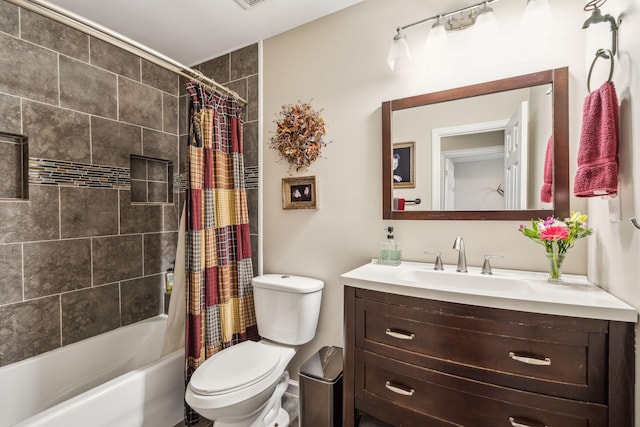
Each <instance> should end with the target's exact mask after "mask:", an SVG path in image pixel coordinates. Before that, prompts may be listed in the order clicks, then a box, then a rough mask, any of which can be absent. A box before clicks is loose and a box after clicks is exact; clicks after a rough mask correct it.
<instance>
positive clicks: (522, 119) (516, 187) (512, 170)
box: [504, 101, 529, 209]
mask: <svg viewBox="0 0 640 427" xmlns="http://www.w3.org/2000/svg"><path fill="white" fill-rule="evenodd" d="M528 121H529V103H528V102H527V101H523V102H522V103H521V104H520V108H518V110H516V111H515V112H514V113H513V116H511V119H509V122H508V123H507V126H506V127H505V129H504V183H505V187H504V188H505V192H504V196H505V208H506V209H526V207H527V187H528V185H527V175H528V173H529V171H528V170H527V150H528V149H529V146H528V144H529V138H528V134H529V130H528Z"/></svg>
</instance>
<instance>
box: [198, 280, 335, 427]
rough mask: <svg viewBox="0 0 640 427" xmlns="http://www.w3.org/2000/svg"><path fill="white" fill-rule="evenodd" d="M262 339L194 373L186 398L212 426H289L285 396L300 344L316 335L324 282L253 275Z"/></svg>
mask: <svg viewBox="0 0 640 427" xmlns="http://www.w3.org/2000/svg"><path fill="white" fill-rule="evenodd" d="M252 284H253V298H254V304H255V311H256V322H257V324H258V333H259V334H260V336H261V337H262V340H261V341H259V342H254V341H245V342H242V343H240V344H237V345H235V346H233V347H229V348H226V349H224V350H222V351H220V352H219V353H216V354H215V355H213V356H212V357H211V358H209V359H207V360H206V361H205V362H204V363H203V364H202V365H200V366H199V367H198V369H196V371H195V372H194V373H193V375H192V376H191V380H190V381H189V385H188V386H187V391H186V394H185V400H186V401H187V403H188V404H189V406H191V407H192V408H193V409H194V410H195V411H196V412H197V413H198V414H200V415H202V416H203V417H205V418H208V419H210V420H214V421H215V422H214V423H213V425H214V427H273V426H275V425H276V424H277V425H278V426H279V427H286V426H288V425H289V414H288V413H287V412H286V411H285V410H284V409H282V406H281V403H282V395H283V394H284V392H285V391H286V389H287V386H288V383H289V374H288V373H287V371H286V370H285V369H286V367H287V365H288V364H289V361H291V359H292V358H293V356H294V355H295V353H296V346H299V345H302V344H304V343H307V342H309V341H311V339H313V337H314V336H315V334H316V326H317V325H318V315H319V313H320V301H321V299H322V288H323V287H324V283H323V282H322V281H320V280H316V279H310V278H307V277H299V276H288V275H281V274H266V275H263V276H258V277H254V278H253V280H252Z"/></svg>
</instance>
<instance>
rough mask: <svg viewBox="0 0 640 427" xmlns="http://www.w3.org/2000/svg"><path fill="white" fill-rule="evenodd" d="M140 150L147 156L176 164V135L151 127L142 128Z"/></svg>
mask: <svg viewBox="0 0 640 427" xmlns="http://www.w3.org/2000/svg"><path fill="white" fill-rule="evenodd" d="M142 152H143V153H144V155H145V156H147V157H155V158H157V159H162V160H169V161H170V162H173V164H174V165H176V164H178V137H177V136H176V135H170V134H168V133H163V132H157V131H154V130H151V129H143V130H142Z"/></svg>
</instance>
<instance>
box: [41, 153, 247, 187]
mask: <svg viewBox="0 0 640 427" xmlns="http://www.w3.org/2000/svg"><path fill="white" fill-rule="evenodd" d="M258 171H259V168H258V167H257V166H251V167H247V168H245V170H244V179H245V188H246V189H247V190H253V189H257V188H258ZM29 183H30V184H41V185H64V186H73V187H89V188H112V189H117V190H131V171H130V170H129V168H119V167H116V166H104V165H91V164H86V163H76V162H68V161H64V160H49V159H40V158H36V157H30V158H29ZM186 188H187V174H186V173H180V174H174V175H173V191H174V192H176V193H184V192H185V190H186Z"/></svg>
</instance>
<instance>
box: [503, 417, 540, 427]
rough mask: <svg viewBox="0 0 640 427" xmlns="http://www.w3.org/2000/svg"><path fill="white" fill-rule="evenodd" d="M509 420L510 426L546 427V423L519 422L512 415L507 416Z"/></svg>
mask: <svg viewBox="0 0 640 427" xmlns="http://www.w3.org/2000/svg"><path fill="white" fill-rule="evenodd" d="M509 422H510V423H511V427H548V426H547V425H546V424H540V423H534V424H530V423H529V422H528V421H526V422H527V424H523V423H521V422H518V421H516V419H515V418H514V417H509Z"/></svg>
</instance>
